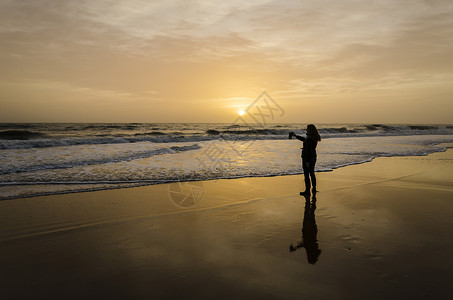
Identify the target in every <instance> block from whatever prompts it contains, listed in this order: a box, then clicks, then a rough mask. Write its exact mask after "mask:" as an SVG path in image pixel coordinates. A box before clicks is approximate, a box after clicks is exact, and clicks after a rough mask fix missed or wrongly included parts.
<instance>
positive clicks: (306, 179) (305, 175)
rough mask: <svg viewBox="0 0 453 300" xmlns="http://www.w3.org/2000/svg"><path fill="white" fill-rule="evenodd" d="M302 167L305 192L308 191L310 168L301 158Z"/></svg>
mask: <svg viewBox="0 0 453 300" xmlns="http://www.w3.org/2000/svg"><path fill="white" fill-rule="evenodd" d="M302 169H303V170H304V179H305V192H310V185H311V184H310V169H311V167H310V168H309V167H307V163H306V162H305V161H303V160H302Z"/></svg>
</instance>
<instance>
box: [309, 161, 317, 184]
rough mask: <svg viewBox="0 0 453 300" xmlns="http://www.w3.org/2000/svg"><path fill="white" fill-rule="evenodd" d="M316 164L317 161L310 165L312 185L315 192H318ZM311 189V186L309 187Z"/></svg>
mask: <svg viewBox="0 0 453 300" xmlns="http://www.w3.org/2000/svg"><path fill="white" fill-rule="evenodd" d="M315 164H316V160H315V161H313V162H312V163H311V164H310V170H309V171H310V177H311V184H312V186H313V192H314V191H316V175H315ZM308 188H310V186H309V187H308Z"/></svg>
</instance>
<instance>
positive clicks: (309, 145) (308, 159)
mask: <svg viewBox="0 0 453 300" xmlns="http://www.w3.org/2000/svg"><path fill="white" fill-rule="evenodd" d="M293 136H294V137H296V138H297V139H298V140H301V141H302V142H303V148H302V168H303V170H304V178H305V191H304V192H301V193H300V194H301V195H310V185H312V186H313V190H312V191H313V193H316V176H315V164H316V158H317V157H316V156H317V155H316V146H318V142H319V141H321V136H320V135H319V133H318V130H317V129H316V127H315V125H313V124H310V125H308V126H307V137H306V138H304V137H302V136H299V135H296V134H295V133H294V132H290V133H289V138H292V137H293ZM310 177H311V184H310Z"/></svg>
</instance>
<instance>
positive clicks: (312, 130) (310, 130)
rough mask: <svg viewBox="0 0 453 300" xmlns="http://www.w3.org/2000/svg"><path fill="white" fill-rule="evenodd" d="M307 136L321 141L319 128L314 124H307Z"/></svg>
mask: <svg viewBox="0 0 453 300" xmlns="http://www.w3.org/2000/svg"><path fill="white" fill-rule="evenodd" d="M307 136H309V137H312V138H314V139H315V140H318V141H321V136H320V135H319V132H318V129H316V126H315V125H313V124H309V125H308V126H307Z"/></svg>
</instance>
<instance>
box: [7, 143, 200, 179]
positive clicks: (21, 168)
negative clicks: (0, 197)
mask: <svg viewBox="0 0 453 300" xmlns="http://www.w3.org/2000/svg"><path fill="white" fill-rule="evenodd" d="M198 149H201V146H200V145H198V144H192V145H185V146H171V147H163V148H158V149H153V150H147V151H137V152H133V153H131V152H130V151H127V152H121V153H116V154H114V155H107V156H104V157H92V158H87V157H76V156H74V159H69V160H67V161H61V160H60V161H58V162H46V163H32V164H24V165H16V164H9V165H8V164H7V163H4V164H3V165H2V166H1V167H0V175H3V174H10V173H23V172H33V171H42V170H55V169H68V168H73V167H79V166H89V165H100V164H108V163H117V162H128V161H132V160H136V159H142V158H149V157H152V156H155V155H163V154H173V153H179V152H184V151H191V150H198Z"/></svg>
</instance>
